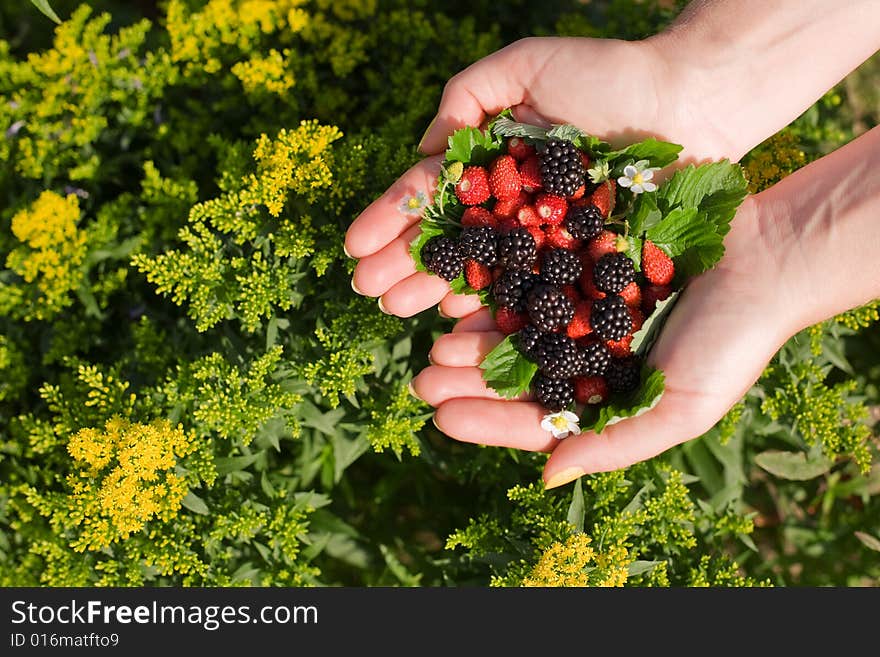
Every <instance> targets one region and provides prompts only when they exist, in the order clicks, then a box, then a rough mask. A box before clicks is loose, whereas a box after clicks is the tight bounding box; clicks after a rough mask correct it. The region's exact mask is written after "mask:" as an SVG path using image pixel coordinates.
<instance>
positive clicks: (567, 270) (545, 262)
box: [541, 249, 583, 285]
mask: <svg viewBox="0 0 880 657" xmlns="http://www.w3.org/2000/svg"><path fill="white" fill-rule="evenodd" d="M582 269H583V266H582V265H581V259H580V258H578V256H577V254H576V253H575V252H574V251H569V250H568V249H551V250H550V251H548V252H547V253H545V254H544V257H543V259H542V261H541V279H542V280H543V281H545V282H547V283H550V284H551V285H573V284H574V283H576V282H577V280H578V278H579V277H580V275H581V270H582Z"/></svg>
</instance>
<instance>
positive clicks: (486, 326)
mask: <svg viewBox="0 0 880 657" xmlns="http://www.w3.org/2000/svg"><path fill="white" fill-rule="evenodd" d="M497 330H498V325H497V324H496V323H495V320H494V319H493V318H492V313H491V311H490V310H489V309H488V308H483V309H481V310H478V311H477V312H475V313H474V314H473V315H468V316H467V317H465V318H464V319H461V320H459V321H458V322H457V323H456V325H455V326H453V327H452V332H453V333H461V332H473V331H497Z"/></svg>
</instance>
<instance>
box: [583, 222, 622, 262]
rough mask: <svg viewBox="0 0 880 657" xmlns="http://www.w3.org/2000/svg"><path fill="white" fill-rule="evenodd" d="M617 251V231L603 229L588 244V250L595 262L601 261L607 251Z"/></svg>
mask: <svg viewBox="0 0 880 657" xmlns="http://www.w3.org/2000/svg"><path fill="white" fill-rule="evenodd" d="M615 251H617V233H612V232H611V231H610V230H603V231H602V232H601V233H599V235H598V236H597V237H594V238H593V239H591V240H590V243H589V244H588V245H587V252H588V253H589V254H590V257H591V258H592V259H593V262H599V258H601V257H602V256H603V255H605V254H606V253H614V252H615Z"/></svg>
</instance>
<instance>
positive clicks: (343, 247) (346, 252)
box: [342, 242, 351, 258]
mask: <svg viewBox="0 0 880 657" xmlns="http://www.w3.org/2000/svg"><path fill="white" fill-rule="evenodd" d="M342 252H343V253H344V254H345V255H346V256H348V257H349V258H350V257H351V254H350V253H349V252H348V247H347V246H346V245H345V242H343V243H342Z"/></svg>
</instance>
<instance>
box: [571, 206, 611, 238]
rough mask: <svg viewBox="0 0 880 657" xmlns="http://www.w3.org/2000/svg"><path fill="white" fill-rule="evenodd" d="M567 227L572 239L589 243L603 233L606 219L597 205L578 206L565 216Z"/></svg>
mask: <svg viewBox="0 0 880 657" xmlns="http://www.w3.org/2000/svg"><path fill="white" fill-rule="evenodd" d="M565 227H566V228H568V232H569V233H571V234H572V237H575V238H577V239H579V240H583V241H584V242H587V241H589V240H591V239H593V238H594V237H597V236H598V235H599V233H601V232H602V229H603V228H604V227H605V217H603V216H602V211H601V210H600V209H599V208H597V207H596V206H595V205H576V206H574V207H572V208H569V210H568V214H567V215H565Z"/></svg>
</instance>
